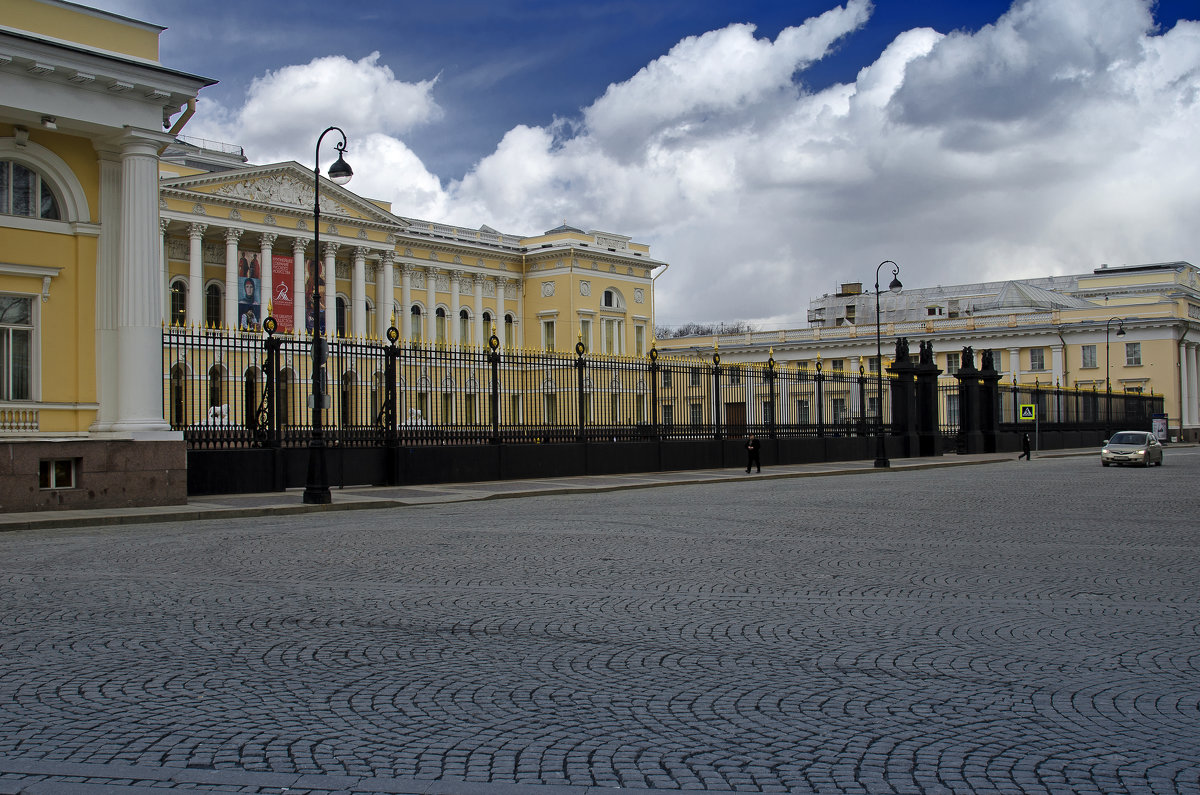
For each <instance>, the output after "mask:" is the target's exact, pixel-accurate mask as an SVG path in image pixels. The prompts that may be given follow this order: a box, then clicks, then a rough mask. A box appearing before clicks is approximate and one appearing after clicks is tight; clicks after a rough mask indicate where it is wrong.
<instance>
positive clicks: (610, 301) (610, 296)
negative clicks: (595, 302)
mask: <svg viewBox="0 0 1200 795" xmlns="http://www.w3.org/2000/svg"><path fill="white" fill-rule="evenodd" d="M600 304H601V306H603V307H604V308H606V309H623V308H624V307H625V301H624V299H623V298H622V297H621V294H620V293H618V292H617V291H616V290H612V289H609V290H605V291H604V295H603V297H602V298H601V300H600Z"/></svg>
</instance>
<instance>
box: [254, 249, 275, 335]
mask: <svg viewBox="0 0 1200 795" xmlns="http://www.w3.org/2000/svg"><path fill="white" fill-rule="evenodd" d="M276 237H277V235H276V234H275V233H274V232H263V236H262V242H261V243H260V244H259V255H258V256H259V261H260V262H261V263H262V266H261V267H260V268H259V276H260V278H261V279H262V288H261V289H262V305H261V306H259V308H258V314H259V318H258V321H259V323H261V322H262V321H263V319H264V318H266V316H267V307H269V306H270V305H271V298H272V296H274V295H275V290H274V288H275V283H274V278H275V275H274V274H273V273H271V258H272V257H273V256H274V253H273V251H272V249H273V247H274V245H275V238H276Z"/></svg>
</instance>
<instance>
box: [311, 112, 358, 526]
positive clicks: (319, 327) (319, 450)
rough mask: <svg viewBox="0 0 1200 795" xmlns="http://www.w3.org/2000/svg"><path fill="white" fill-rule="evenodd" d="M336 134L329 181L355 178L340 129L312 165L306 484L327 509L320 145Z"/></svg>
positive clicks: (338, 182)
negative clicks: (338, 139)
mask: <svg viewBox="0 0 1200 795" xmlns="http://www.w3.org/2000/svg"><path fill="white" fill-rule="evenodd" d="M333 130H337V132H338V134H339V135H341V136H342V140H341V142H340V143H338V144H335V147H336V148H337V151H338V158H337V160H336V161H334V163H333V165H332V166H330V167H329V179H330V180H332V181H333V182H334V184H336V185H345V184H346V183H347V182H349V181H350V178H351V177H352V176H354V171H352V170H351V168H350V165H349V164H348V163H347V162H346V161H345V160H343V159H342V155H343V154H344V153H345V151H346V133H344V132H342V130H341V128H340V127H327V128H326V129H325V132H323V133H321V136H320V137H319V138H317V148H316V155H315V156H314V161H315V163H314V165H313V245H314V248H315V249H316V250H315V251H314V253H313V274H312V307H313V328H312V395H311V396H309V405H310V407H311V408H312V435H311V436H310V437H309V439H308V479H307V481H306V482H305V484H304V502H305V503H306V504H309V505H328V504H329V503H330V502H331V501H332V500H333V497H332V496H331V495H330V493H329V477H328V474H327V472H326V469H325V432H324V429H323V428H322V427H321V411H322V410H324V409H325V408H327V406H328V402H329V398H328V396H327V395H326V394H325V356H326V344H325V324H324V322H323V321H324V318H323V317H322V315H321V278H320V274H321V141H322V140H323V139H324V138H325V136H326V135H327V134H328V133H330V132H332V131H333Z"/></svg>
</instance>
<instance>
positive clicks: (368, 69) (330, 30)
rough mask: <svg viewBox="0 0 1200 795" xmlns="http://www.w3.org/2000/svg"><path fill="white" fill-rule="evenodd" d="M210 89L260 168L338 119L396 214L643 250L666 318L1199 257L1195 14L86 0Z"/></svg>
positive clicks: (938, 3) (1093, 0)
mask: <svg viewBox="0 0 1200 795" xmlns="http://www.w3.org/2000/svg"><path fill="white" fill-rule="evenodd" d="M90 4H91V5H94V6H96V7H99V8H103V9H106V10H110V11H114V12H117V13H122V14H125V15H128V16H132V17H135V18H138V19H143V20H146V21H149V22H154V23H156V24H160V25H164V26H167V28H168V30H167V31H166V33H165V34H164V35H163V37H162V39H161V47H162V56H163V62H164V63H165V64H166V65H168V66H172V67H175V68H178V69H183V70H186V71H190V72H194V73H198V74H202V75H204V76H208V77H212V78H216V79H218V80H220V81H221V82H220V83H219V85H217V86H214V87H212V88H209V89H206V90H205V91H204V92H203V93H202V102H201V106H200V109H201V112H200V113H199V114H198V115H197V117H196V119H195V120H193V122H192V123H191V124H190V125H189V127H188V129H187V130H186V131H185V132H186V133H188V134H193V135H202V136H204V137H212V138H217V139H219V140H224V141H230V142H233V143H240V144H242V145H244V146H245V147H246V149H247V154H248V155H249V156H250V157H251V159H252V161H253V162H258V163H262V162H271V161H273V160H278V159H296V160H299V161H300V162H302V163H305V164H306V165H307V164H309V162H310V161H311V159H312V146H313V143H314V142H315V138H316V135H317V134H318V133H319V132H320V130H322V129H324V127H325V126H327V125H329V124H339V125H340V126H342V127H344V128H345V129H346V131H347V133H348V135H349V136H350V146H351V153H352V157H351V158H348V159H350V161H351V163H352V164H354V165H355V168H356V171H358V174H359V176H356V178H355V182H354V183H352V185H351V187H352V188H353V189H355V190H357V191H359V192H361V193H363V194H365V195H368V196H372V197H374V198H382V199H387V200H390V201H392V202H393V209H394V210H395V211H396V212H397V213H398V214H401V215H407V216H412V217H419V218H426V219H429V220H440V221H447V222H451V223H457V224H460V225H463V226H470V227H477V226H479V225H482V224H488V225H490V226H493V227H495V228H497V229H501V230H503V231H505V232H512V233H516V234H530V233H536V232H540V231H543V230H545V229H549V228H551V227H553V226H556V225H557V224H559V223H561V222H562V221H564V220H566V221H568V222H569V223H571V224H573V225H576V226H580V227H583V228H585V229H591V228H596V229H601V230H605V231H612V232H620V233H624V234H629V235H632V236H633V237H634V238H635V239H636V240H639V241H641V242H647V243H649V244H651V246H652V254H653V255H654V256H656V257H658V258H661V259H664V260H667V261H669V262H670V263H671V269H670V271H669V272H668V273H667V274H666V275H664V276H663V277H661V279H660V281H659V282H658V283H657V289H656V295H657V296H658V299H659V302H658V317H657V321H658V322H659V323H660V324H666V325H674V324H681V323H685V322H690V321H701V322H704V321H722V320H724V321H733V320H749V321H752V322H756V323H757V324H759V325H760V326H761V327H764V328H768V327H779V326H787V325H803V324H804V315H805V310H806V309H807V302H808V299H809V298H810V297H811V296H814V295H819V294H822V293H826V292H831V291H833V290H835V289H836V288H837V286H838V284H839V283H840V282H843V281H863V282H869V281H870V280H871V276H872V274H873V273H874V266H875V265H876V264H877V263H878V262H879V261H880V260H882V259H893V260H896V261H897V262H899V263H900V264H901V267H902V270H903V276H904V280H905V282H906V284H910V285H913V286H928V285H932V284H950V283H958V282H965V281H976V280H985V279H1001V278H1017V277H1022V276H1037V275H1049V274H1053V273H1078V272H1085V271H1088V270H1091V269H1092V268H1093V267H1097V266H1099V265H1100V264H1101V263H1105V262H1107V263H1112V264H1123V263H1134V262H1151V261H1163V260H1175V259H1188V260H1191V261H1195V260H1196V259H1197V258H1198V257H1200V253H1198V252H1197V244H1198V243H1200V233H1198V232H1197V231H1196V229H1197V227H1198V226H1200V225H1197V224H1196V223H1195V218H1196V217H1197V211H1200V200H1198V199H1197V196H1196V193H1197V192H1196V191H1195V190H1194V185H1196V184H1198V182H1197V180H1198V179H1200V164H1198V163H1197V155H1196V154H1195V153H1196V151H1197V149H1198V147H1196V146H1195V145H1194V142H1193V138H1194V131H1195V130H1196V129H1200V124H1198V122H1200V24H1197V23H1195V22H1192V21H1190V20H1195V19H1200V7H1198V5H1197V3H1196V2H1195V0H1187V1H1186V2H1185V1H1184V0H1160V2H1158V3H1156V4H1151V3H1149V2H1148V1H1147V0H1019V1H1018V2H1016V3H1009V2H995V1H992V0H975V1H974V2H962V0H957V2H956V1H953V0H903V1H901V0H876V2H874V3H870V2H867V0H848V2H843V3H839V2H837V0H796V2H791V3H784V2H754V1H751V2H694V1H693V2H686V1H685V0H663V1H662V2H646V1H645V0H641V1H640V2H639V1H638V0H615V1H614V2H595V3H586V4H584V3H565V2H550V1H548V0H531V1H530V2H482V0H480V1H476V0H451V1H450V2H442V3H436V4H435V3H426V2H422V3H415V2H386V1H384V0H375V1H373V2H347V3H343V4H342V5H340V6H337V5H331V4H328V3H315V2H309V0H298V2H293V3H291V4H288V5H287V6H280V5H279V4H276V3H270V2H261V1H260V0H247V1H246V2H239V3H230V2H218V3H203V4H200V3H183V2H177V1H173V2H167V3H163V2H151V0H95V2H92V3H90Z"/></svg>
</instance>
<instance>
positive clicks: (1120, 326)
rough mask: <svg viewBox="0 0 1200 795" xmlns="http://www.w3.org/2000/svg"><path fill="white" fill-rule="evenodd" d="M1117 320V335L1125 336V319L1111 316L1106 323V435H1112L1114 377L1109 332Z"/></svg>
mask: <svg viewBox="0 0 1200 795" xmlns="http://www.w3.org/2000/svg"><path fill="white" fill-rule="evenodd" d="M1114 320H1115V321H1116V322H1117V336H1118V337H1124V336H1125V321H1124V320H1123V319H1122V318H1119V317H1110V318H1109V319H1108V321H1107V322H1106V323H1105V324H1104V435H1105V436H1110V435H1111V428H1109V425H1111V424H1112V379H1111V378H1110V377H1109V375H1110V374H1111V372H1112V365H1111V364H1110V361H1111V360H1110V359H1109V356H1108V332H1109V329H1111V328H1112V324H1113V321H1114Z"/></svg>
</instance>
